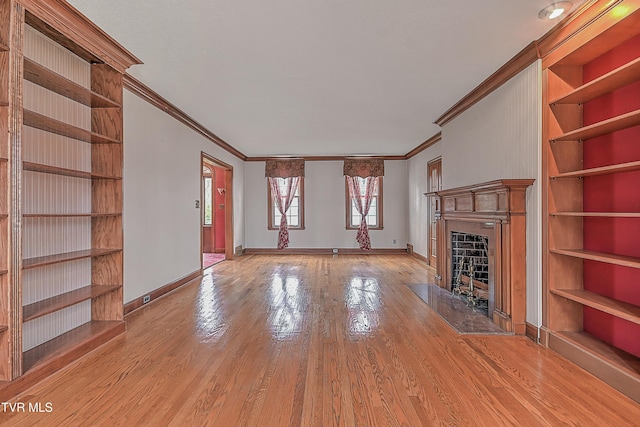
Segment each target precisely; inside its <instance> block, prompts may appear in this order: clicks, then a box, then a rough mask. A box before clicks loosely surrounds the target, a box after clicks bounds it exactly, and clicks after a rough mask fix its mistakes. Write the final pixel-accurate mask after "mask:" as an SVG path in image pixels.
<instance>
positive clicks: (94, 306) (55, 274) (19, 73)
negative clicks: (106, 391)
mask: <svg viewBox="0 0 640 427" xmlns="http://www.w3.org/2000/svg"><path fill="white" fill-rule="evenodd" d="M0 20H1V21H2V22H0V117H1V118H2V124H1V125H0V130H3V132H2V134H3V135H7V138H6V139H2V140H0V186H1V188H0V226H1V227H0V249H2V251H1V255H0V286H1V287H0V302H1V303H2V307H1V308H0V338H2V336H4V337H5V338H2V339H1V340H0V381H5V383H0V391H2V387H3V384H4V387H5V388H6V387H9V388H10V385H11V384H12V381H14V380H17V379H20V381H18V382H19V383H20V384H22V385H23V386H24V385H28V384H30V383H33V382H34V381H37V380H39V379H40V378H42V377H43V376H46V375H48V374H50V373H51V372H53V371H55V370H56V369H59V368H60V367H62V366H64V365H65V364H67V363H69V362H70V361H71V360H73V359H74V358H77V357H78V356H80V355H82V354H84V353H86V352H87V351H90V350H91V349H93V348H95V347H96V346H98V345H100V344H102V343H104V342H105V341H106V340H108V339H110V338H112V337H114V336H116V335H118V334H120V333H122V332H124V331H125V323H124V319H123V289H122V287H123V233H122V185H123V180H122V164H123V163H122V162H123V149H122V147H123V134H122V87H123V86H122V76H123V73H124V71H125V70H126V68H128V67H129V66H130V65H132V64H134V63H139V61H138V60H137V59H136V58H135V57H134V56H133V55H131V54H130V53H128V52H127V51H126V50H124V49H123V48H122V47H121V46H120V45H118V44H117V43H116V42H115V41H113V40H112V39H110V38H109V37H108V36H107V35H106V34H105V33H104V32H102V31H101V30H100V29H98V28H97V27H96V26H95V25H94V24H92V23H91V22H89V21H88V20H87V19H86V18H85V17H84V16H83V15H81V14H80V13H78V12H77V11H75V10H74V9H73V8H72V7H70V6H69V5H68V4H67V3H66V2H64V1H62V0H53V1H49V2H39V1H25V2H20V3H17V2H14V1H10V0H0ZM79 34H82V37H80V36H79ZM9 41H11V43H9ZM94 49H96V50H95V51H94ZM25 378H31V380H29V381H27V380H25ZM7 384H9V386H7Z"/></svg>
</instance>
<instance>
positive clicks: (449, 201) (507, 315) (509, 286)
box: [425, 179, 534, 335]
mask: <svg viewBox="0 0 640 427" xmlns="http://www.w3.org/2000/svg"><path fill="white" fill-rule="evenodd" d="M533 181H534V180H533V179H501V180H496V181H490V182H484V183H481V184H476V185H469V186H465V187H458V188H452V189H447V190H442V191H437V192H433V193H425V195H426V196H429V197H434V198H435V200H436V221H437V230H438V231H437V233H438V236H437V245H438V246H437V260H438V262H437V265H436V273H437V277H438V278H439V282H440V283H439V285H440V286H441V287H443V288H446V289H451V282H452V278H451V272H452V266H451V248H450V246H451V232H452V231H463V232H474V233H477V234H481V235H485V236H487V237H489V238H490V241H491V245H490V246H491V247H492V254H491V257H492V258H493V264H494V268H495V272H494V274H492V276H493V283H492V291H491V292H492V301H491V303H490V307H491V310H490V313H489V317H491V319H492V320H493V322H494V323H495V324H497V325H498V326H500V327H501V328H503V329H505V330H507V331H510V332H514V333H515V334H518V335H524V334H525V329H526V270H527V266H526V205H527V203H526V191H527V188H528V187H529V186H530V185H531V184H533Z"/></svg>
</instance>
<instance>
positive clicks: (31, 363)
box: [22, 320, 126, 373]
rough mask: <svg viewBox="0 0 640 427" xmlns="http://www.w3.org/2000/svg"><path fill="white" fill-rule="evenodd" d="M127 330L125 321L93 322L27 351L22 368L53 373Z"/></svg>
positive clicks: (23, 357)
mask: <svg viewBox="0 0 640 427" xmlns="http://www.w3.org/2000/svg"><path fill="white" fill-rule="evenodd" d="M125 330H126V325H125V323H124V321H117V320H114V321H95V320H94V321H91V322H89V323H85V324H84V325H82V326H79V327H77V328H75V329H72V330H71V331H69V332H67V333H64V334H62V335H60V336H58V337H56V338H54V339H52V340H50V341H47V342H45V343H44V344H41V345H39V346H37V347H34V348H32V349H31V350H28V351H26V352H24V353H23V356H22V368H23V371H28V370H31V369H34V368H37V367H43V368H45V369H46V370H47V371H49V373H50V372H53V371H55V370H57V369H59V368H60V367H62V366H65V365H67V364H68V363H69V362H71V361H73V360H75V359H77V358H78V357H80V356H81V355H83V354H85V353H88V352H89V351H91V350H93V349H94V348H96V347H98V346H100V345H102V344H104V343H105V342H107V341H108V340H110V339H111V338H113V337H115V336H117V335H119V334H121V333H123V332H124V331H125Z"/></svg>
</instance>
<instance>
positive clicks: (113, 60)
mask: <svg viewBox="0 0 640 427" xmlns="http://www.w3.org/2000/svg"><path fill="white" fill-rule="evenodd" d="M18 3H20V4H22V5H23V6H24V8H25V9H26V10H27V11H28V12H29V13H30V14H32V15H33V16H34V17H36V18H37V19H38V20H40V21H42V24H43V25H44V27H43V26H40V28H38V29H40V30H43V31H45V32H46V33H49V34H51V35H54V36H55V33H57V34H59V35H62V36H63V37H65V38H67V39H69V40H71V41H72V42H73V43H74V44H76V45H77V47H76V46H65V47H67V48H69V49H70V50H72V51H74V52H76V53H78V54H79V56H83V54H85V55H86V54H87V53H88V52H92V53H93V55H95V57H97V58H98V59H99V60H100V61H102V62H104V63H106V64H108V65H109V66H111V67H113V68H115V69H116V70H118V71H119V72H121V73H124V72H125V71H126V70H127V68H129V67H130V66H132V65H134V64H142V61H140V59H138V58H137V57H136V56H135V55H133V54H132V53H131V52H129V51H128V50H127V49H125V48H124V47H123V46H122V45H120V44H119V43H118V42H117V41H115V40H114V39H113V38H112V37H111V36H109V35H108V34H107V33H106V32H104V31H103V30H102V29H101V28H100V27H98V26H97V25H96V24H94V23H93V22H91V20H89V18H87V17H86V16H84V15H83V14H82V13H80V11H78V10H77V9H76V8H74V7H73V6H71V5H70V4H69V3H67V2H66V1H64V0H47V1H38V0H19V1H18ZM30 24H31V23H30ZM36 25H38V23H36ZM54 39H55V37H54ZM58 39H59V37H58ZM74 47H75V49H74ZM78 48H79V49H78ZM78 50H79V52H78ZM83 51H84V52H83Z"/></svg>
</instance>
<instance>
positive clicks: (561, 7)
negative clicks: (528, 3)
mask: <svg viewBox="0 0 640 427" xmlns="http://www.w3.org/2000/svg"><path fill="white" fill-rule="evenodd" d="M571 6H573V3H571V2H570V1H558V2H555V3H553V4H550V5H549V6H547V7H545V8H544V9H542V10H541V11H540V13H538V18H540V19H556V18H557V17H559V16H561V15H562V14H564V13H565V12H567V11H568V10H569V9H571Z"/></svg>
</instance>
